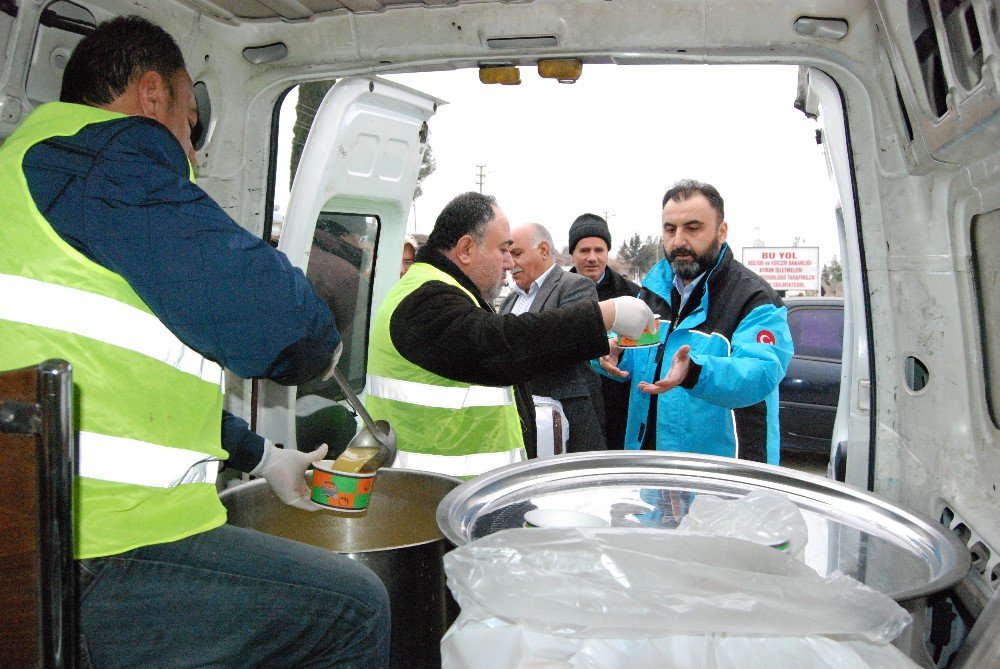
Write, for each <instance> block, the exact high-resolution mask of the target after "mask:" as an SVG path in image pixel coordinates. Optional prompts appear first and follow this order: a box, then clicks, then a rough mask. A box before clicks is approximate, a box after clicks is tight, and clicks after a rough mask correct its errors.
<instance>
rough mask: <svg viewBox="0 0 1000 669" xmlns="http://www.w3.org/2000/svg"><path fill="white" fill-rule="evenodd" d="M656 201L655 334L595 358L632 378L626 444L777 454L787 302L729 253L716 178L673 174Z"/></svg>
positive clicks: (650, 280) (771, 457)
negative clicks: (654, 342)
mask: <svg viewBox="0 0 1000 669" xmlns="http://www.w3.org/2000/svg"><path fill="white" fill-rule="evenodd" d="M662 206H663V228H662V235H663V250H664V255H665V258H664V259H663V260H661V261H660V262H658V263H657V264H656V265H654V266H653V268H652V269H651V270H650V272H649V274H647V275H646V278H645V279H644V280H643V282H642V289H641V290H640V292H639V298H640V299H641V300H643V301H645V302H646V303H647V304H648V305H649V306H650V308H651V309H652V310H653V311H654V312H656V313H658V314H660V318H661V319H662V320H661V324H660V343H659V345H658V346H652V347H648V348H634V349H625V350H623V351H621V352H620V353H621V358H620V361H618V364H617V365H615V364H614V363H615V360H614V357H615V355H616V354H617V353H619V352H613V353H612V354H611V356H609V357H608V358H605V359H603V360H602V362H601V366H602V367H603V369H604V372H605V373H606V374H608V375H609V376H612V377H615V378H619V379H620V380H626V379H627V380H630V381H631V384H632V387H631V395H630V400H629V416H628V425H627V427H626V430H625V448H626V449H631V450H636V449H649V450H653V449H655V450H661V451H682V452H688V453H704V454H708V455H724V456H729V457H739V458H743V459H746V460H754V461H757V462H768V463H770V464H778V460H779V449H780V444H779V428H778V384H779V383H780V382H781V379H782V378H784V376H785V370H786V368H787V367H788V362H789V361H790V360H791V358H792V353H793V348H792V338H791V335H790V334H789V331H788V321H787V310H786V309H785V307H784V306H783V305H782V302H781V298H780V297H779V296H778V294H777V293H776V292H775V291H774V290H773V289H772V288H771V287H770V286H769V285H768V284H767V283H766V282H765V281H764V280H763V279H761V278H760V277H759V276H758V275H757V274H755V273H754V272H752V271H751V270H749V269H747V268H746V267H744V266H743V265H742V264H740V263H739V262H738V261H737V260H736V259H735V258H734V257H733V252H732V250H731V249H730V248H729V246H728V245H727V244H726V235H727V232H728V224H727V223H726V221H725V214H724V205H723V201H722V197H721V196H720V195H719V192H718V191H717V190H716V189H715V188H714V187H712V186H710V185H709V184H704V183H699V182H697V181H691V180H684V181H679V182H678V183H676V184H674V186H672V187H671V188H670V189H669V190H668V191H667V192H666V194H665V195H664V196H663V204H662ZM665 368H666V369H667V371H666V372H665V373H664V369H665Z"/></svg>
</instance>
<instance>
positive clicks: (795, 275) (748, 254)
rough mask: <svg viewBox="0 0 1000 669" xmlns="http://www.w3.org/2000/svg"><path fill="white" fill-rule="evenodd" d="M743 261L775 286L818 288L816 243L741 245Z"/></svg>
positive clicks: (817, 289) (802, 288) (818, 267)
mask: <svg viewBox="0 0 1000 669" xmlns="http://www.w3.org/2000/svg"><path fill="white" fill-rule="evenodd" d="M743 264H744V265H746V266H747V267H749V268H750V269H752V270H753V271H755V272H757V274H759V275H760V276H761V277H762V278H763V279H764V280H765V281H767V282H768V283H769V284H771V287H772V288H774V289H775V290H815V291H819V288H820V286H819V280H820V266H819V247H817V246H762V247H750V246H744V247H743Z"/></svg>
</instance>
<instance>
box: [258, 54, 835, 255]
mask: <svg viewBox="0 0 1000 669" xmlns="http://www.w3.org/2000/svg"><path fill="white" fill-rule="evenodd" d="M796 71H797V70H796V68H795V67H791V66H766V65H760V66H757V65H743V66H708V65H675V66H666V67H663V66H614V65H601V66H593V65H587V66H586V67H585V68H584V72H583V76H582V77H581V78H580V80H579V81H577V82H576V83H575V84H572V85H566V84H559V83H557V82H555V81H553V80H544V79H541V78H540V77H538V74H537V72H536V71H535V70H534V69H533V68H521V79H522V83H521V85H519V86H499V85H494V86H485V85H483V84H480V83H479V81H478V73H477V71H476V70H461V71H450V72H440V73H425V74H414V75H392V76H391V77H388V78H391V79H394V80H396V81H399V82H400V83H403V84H405V85H407V86H410V87H412V88H416V89H419V90H422V91H424V92H426V93H429V94H431V95H434V96H436V97H439V98H442V99H444V100H447V101H448V103H449V104H447V105H445V106H442V107H440V108H439V110H438V112H437V113H436V114H435V116H434V117H433V118H431V120H430V138H429V143H430V145H431V147H432V149H433V154H434V158H435V159H436V161H437V169H436V170H435V172H434V173H433V174H431V176H430V177H428V178H427V179H426V180H425V181H424V183H423V191H424V194H423V195H422V196H421V197H419V198H418V199H417V200H416V202H415V207H414V208H413V210H412V211H411V216H410V227H409V231H410V232H413V231H414V230H415V231H416V232H420V233H425V234H426V233H428V232H429V231H430V229H431V227H432V226H433V223H434V219H435V218H436V217H437V214H438V213H439V212H440V211H441V208H442V207H443V206H444V205H445V204H446V203H447V202H448V200H450V199H451V198H452V197H454V196H455V195H457V194H458V193H461V192H464V191H468V190H478V183H477V172H478V170H477V165H485V168H484V173H485V180H484V185H483V191H484V192H486V193H489V194H492V195H494V196H496V198H497V200H498V203H499V204H500V207H501V208H502V209H503V210H504V212H505V213H506V214H507V217H508V218H509V219H510V221H511V225H512V226H516V225H518V224H520V223H528V222H536V223H541V224H543V225H545V226H546V227H547V228H548V229H549V230H550V231H551V232H552V235H553V237H554V239H555V241H556V245H557V246H558V247H559V248H560V249H561V248H562V247H563V246H564V245H565V244H566V241H567V233H568V231H569V226H570V224H571V223H572V221H573V219H574V218H576V216H578V215H579V214H581V213H584V212H588V211H589V212H593V213H596V214H598V215H601V216H605V215H606V216H607V218H608V222H609V224H610V226H611V233H612V243H613V247H614V249H613V252H616V251H617V249H618V248H619V247H620V245H621V243H622V242H623V241H625V240H626V239H627V238H629V237H631V236H632V235H633V234H634V233H636V232H638V233H639V234H640V235H641V236H642V237H643V238H645V237H646V236H648V235H657V236H658V235H659V227H660V212H661V207H660V201H661V198H662V196H663V192H664V191H665V190H666V188H667V187H668V186H669V185H670V184H672V183H673V182H674V181H675V180H677V179H680V178H685V177H690V178H694V179H699V180H702V181H707V182H709V183H712V184H713V185H715V186H716V187H717V188H718V189H719V191H720V192H721V193H722V196H723V198H724V200H725V203H726V220H727V221H728V223H729V243H730V245H731V246H732V247H733V250H734V252H735V253H736V257H737V258H740V251H741V248H742V247H743V246H752V245H753V243H754V241H755V240H757V239H762V240H763V241H764V242H765V243H766V244H767V245H768V246H791V245H792V244H793V242H794V241H795V238H796V237H799V238H801V239H800V245H803V246H819V247H820V262H821V265H822V264H823V263H825V262H827V261H828V260H829V259H830V257H832V256H833V255H837V256H839V255H840V253H839V249H838V248H837V235H836V228H835V217H834V208H833V195H832V193H833V191H832V187H831V184H830V182H829V178H828V176H827V170H826V165H825V162H824V158H823V151H822V148H821V147H820V146H819V145H817V144H816V140H815V134H816V130H817V128H818V127H819V125H818V123H817V122H815V121H811V120H809V119H807V118H806V117H805V116H804V115H803V114H802V113H801V112H799V111H798V110H796V109H795V108H794V107H793V106H792V103H793V101H794V99H795V89H796ZM280 183H281V181H280V177H279V184H280ZM286 183H287V182H286ZM277 199H278V201H279V202H280V201H281V196H280V194H279V196H278V198H277Z"/></svg>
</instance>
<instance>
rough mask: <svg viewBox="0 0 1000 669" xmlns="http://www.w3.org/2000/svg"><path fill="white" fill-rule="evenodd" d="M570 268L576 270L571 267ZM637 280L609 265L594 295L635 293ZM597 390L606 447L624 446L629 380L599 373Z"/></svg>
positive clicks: (636, 291)
mask: <svg viewBox="0 0 1000 669" xmlns="http://www.w3.org/2000/svg"><path fill="white" fill-rule="evenodd" d="M570 271H571V272H576V268H575V267H574V268H572V269H571V270H570ZM638 294H639V284H637V283H633V282H631V281H629V280H628V279H626V278H625V277H623V276H622V275H621V274H619V273H618V272H616V271H614V270H613V269H611V268H610V267H607V268H605V270H604V279H603V280H602V281H601V282H600V283H599V284H597V299H599V300H610V299H611V298H613V297H623V296H629V297H635V296H636V295H638ZM601 394H602V395H604V437H605V440H606V441H607V444H608V448H609V449H617V450H621V449H623V448H625V425H626V424H627V423H628V396H629V384H627V383H620V382H618V381H615V380H613V379H609V378H607V377H606V376H602V377H601Z"/></svg>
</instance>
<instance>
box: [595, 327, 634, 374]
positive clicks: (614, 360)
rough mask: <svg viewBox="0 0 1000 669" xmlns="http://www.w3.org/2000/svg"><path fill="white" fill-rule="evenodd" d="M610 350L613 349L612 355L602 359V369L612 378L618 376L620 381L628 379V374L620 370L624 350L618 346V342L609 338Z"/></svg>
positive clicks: (603, 356) (604, 356) (609, 354)
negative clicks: (619, 365) (619, 363)
mask: <svg viewBox="0 0 1000 669" xmlns="http://www.w3.org/2000/svg"><path fill="white" fill-rule="evenodd" d="M608 348H610V349H611V353H608V354H607V355H602V356H601V359H600V363H601V369H603V370H604V371H605V372H607V373H608V374H610V375H611V376H617V377H618V378H620V379H627V378H628V372H623V371H622V370H620V369H618V362H619V360H621V356H622V348H621V346H619V345H618V342H617V341H615V340H614V339H613V338H611V337H608Z"/></svg>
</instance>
